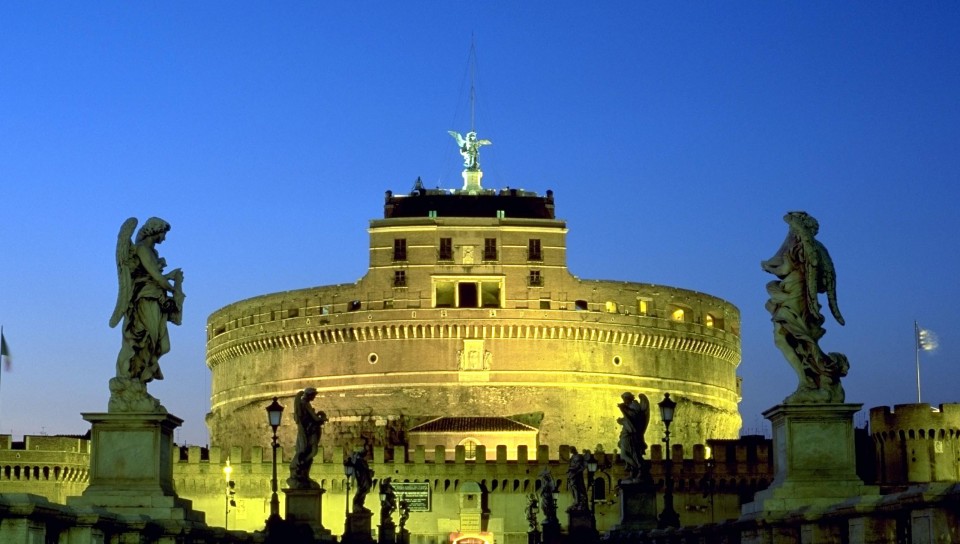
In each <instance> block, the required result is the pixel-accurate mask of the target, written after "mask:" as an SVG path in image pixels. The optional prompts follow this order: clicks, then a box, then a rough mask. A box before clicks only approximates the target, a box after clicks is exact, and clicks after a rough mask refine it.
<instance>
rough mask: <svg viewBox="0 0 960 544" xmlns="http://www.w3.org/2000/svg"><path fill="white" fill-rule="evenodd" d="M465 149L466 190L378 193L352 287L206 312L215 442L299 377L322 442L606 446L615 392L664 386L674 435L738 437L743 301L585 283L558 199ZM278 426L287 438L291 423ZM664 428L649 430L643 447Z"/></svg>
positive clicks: (257, 423)
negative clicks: (486, 174) (570, 259)
mask: <svg viewBox="0 0 960 544" xmlns="http://www.w3.org/2000/svg"><path fill="white" fill-rule="evenodd" d="M484 141H485V140H484ZM484 141H481V142H484ZM465 145H466V144H465ZM474 151H475V150H474ZM464 156H465V157H467V162H465V168H464V170H463V178H464V184H463V187H462V188H461V189H457V190H444V189H427V188H425V187H424V186H423V184H422V183H421V182H420V180H419V179H418V180H417V182H416V184H415V185H414V187H413V189H412V191H411V192H410V193H408V194H403V195H396V194H393V193H392V192H389V191H388V192H387V193H386V198H385V202H384V212H383V218H382V219H375V220H372V221H370V227H369V235H370V263H369V269H368V271H367V273H366V275H364V276H363V277H362V278H361V279H360V280H358V281H357V282H356V283H353V284H341V285H328V286H321V287H313V288H307V289H300V290H295V291H287V292H282V293H274V294H268V295H262V296H258V297H254V298H250V299H246V300H242V301H239V302H236V303H233V304H230V305H229V306H226V307H224V308H222V309H220V310H218V311H216V312H214V313H213V314H212V315H211V316H210V318H209V319H208V322H207V366H208V367H209V368H210V372H211V373H212V395H211V411H210V413H209V415H208V417H207V424H208V426H209V430H210V437H211V442H212V444H213V445H214V446H218V447H221V448H224V449H229V448H231V447H234V446H240V447H243V448H247V447H251V446H255V445H259V444H261V443H262V441H263V437H264V436H266V435H267V432H268V429H267V427H266V422H265V421H264V416H263V407H264V406H266V405H267V404H269V402H270V401H271V399H272V398H273V397H275V396H276V397H279V398H280V399H281V402H282V403H284V402H285V403H287V404H289V403H290V401H291V399H292V397H293V395H295V394H296V392H297V391H298V390H301V389H304V388H306V387H314V388H316V389H317V390H318V391H319V394H318V397H317V399H316V400H315V401H314V406H315V407H317V408H318V409H320V410H324V411H325V412H326V413H327V415H328V416H329V418H330V421H329V423H328V424H327V425H326V427H325V429H324V436H323V442H322V444H323V445H325V446H327V447H328V448H329V447H337V446H346V447H356V446H361V445H364V446H365V447H367V448H370V447H373V446H385V447H405V446H410V445H416V444H423V445H427V446H428V447H432V446H433V445H434V444H440V443H443V444H447V452H448V455H449V456H452V455H453V451H454V448H455V447H456V446H457V445H464V446H465V447H466V449H467V455H468V458H472V456H473V452H474V451H475V450H476V448H477V446H480V445H485V446H487V448H486V451H487V455H488V456H492V452H493V451H494V450H495V446H497V445H508V446H510V447H511V451H513V449H514V448H515V447H516V446H519V445H526V446H528V447H529V448H531V449H533V448H535V447H536V446H537V445H541V444H543V445H549V446H551V447H553V448H556V447H558V446H560V445H566V444H569V445H576V446H578V447H587V448H594V447H595V446H596V445H600V446H602V447H603V448H605V449H606V451H613V450H614V449H615V448H616V447H617V436H618V434H619V425H618V424H617V422H616V420H617V417H618V416H619V410H618V409H617V403H618V402H620V400H619V399H620V395H621V394H622V393H623V392H625V391H630V392H634V393H637V392H639V393H644V394H646V395H647V396H648V397H649V398H650V399H651V400H652V402H656V401H657V400H658V399H660V398H662V396H663V392H665V391H669V392H670V394H671V397H672V398H674V399H675V400H676V401H677V402H678V403H679V406H678V408H677V409H678V411H681V412H682V413H683V414H684V418H683V421H679V420H678V422H677V424H676V425H675V427H673V428H671V431H675V433H674V436H675V437H676V439H677V441H678V442H683V443H687V444H695V443H705V441H707V440H709V439H721V438H735V437H737V436H738V433H739V430H740V425H741V418H740V413H739V411H738V406H737V404H738V402H739V400H740V383H739V379H738V377H737V375H736V370H737V366H738V365H739V364H740V314H739V311H738V309H737V308H736V307H735V306H734V305H732V304H730V303H729V302H726V301H724V300H721V299H719V298H717V297H713V296H710V295H707V294H703V293H698V292H695V291H690V290H685V289H680V288H676V287H667V286H662V285H652V284H645V283H636V282H628V281H599V280H584V279H580V278H578V277H577V276H575V275H573V274H572V273H571V272H570V271H569V270H568V268H567V262H566V234H567V224H566V222H565V221H563V220H562V219H558V218H557V216H556V214H555V200H554V198H555V197H554V194H553V192H552V191H547V192H546V195H545V196H541V195H538V194H536V193H534V192H530V191H525V190H522V189H513V188H508V189H502V190H492V189H486V188H484V187H483V186H482V184H481V178H482V175H483V172H482V171H481V170H480V168H479V163H478V161H476V157H475V156H470V157H468V154H465V155H464ZM470 161H473V162H470ZM280 432H281V442H282V443H285V444H289V443H292V442H293V439H294V434H293V433H294V432H295V429H294V428H293V427H286V428H283V429H281V431H280ZM661 432H662V426H660V428H657V424H651V425H650V428H649V429H648V432H647V434H648V438H647V441H648V442H650V443H655V442H657V440H658V439H657V437H659V436H660V434H661ZM511 455H513V454H511ZM491 458H492V457H491Z"/></svg>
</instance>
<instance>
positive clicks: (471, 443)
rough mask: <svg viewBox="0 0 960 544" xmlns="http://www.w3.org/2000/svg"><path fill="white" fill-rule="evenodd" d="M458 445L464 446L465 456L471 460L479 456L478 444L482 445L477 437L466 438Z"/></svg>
mask: <svg viewBox="0 0 960 544" xmlns="http://www.w3.org/2000/svg"><path fill="white" fill-rule="evenodd" d="M457 445H458V446H463V454H464V458H466V459H469V460H473V459H476V458H477V446H479V445H480V441H479V440H477V439H476V438H464V439H463V440H461V441H460V443H459V444H457Z"/></svg>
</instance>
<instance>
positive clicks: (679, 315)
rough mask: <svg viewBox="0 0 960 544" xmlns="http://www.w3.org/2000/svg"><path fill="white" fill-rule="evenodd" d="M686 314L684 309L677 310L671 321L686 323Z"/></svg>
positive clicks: (671, 314) (671, 315)
mask: <svg viewBox="0 0 960 544" xmlns="http://www.w3.org/2000/svg"><path fill="white" fill-rule="evenodd" d="M684 314H685V312H684V311H683V308H676V309H674V310H673V312H671V313H670V319H672V320H674V321H684V317H685V315H684Z"/></svg>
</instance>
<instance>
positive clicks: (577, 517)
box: [567, 508, 597, 543]
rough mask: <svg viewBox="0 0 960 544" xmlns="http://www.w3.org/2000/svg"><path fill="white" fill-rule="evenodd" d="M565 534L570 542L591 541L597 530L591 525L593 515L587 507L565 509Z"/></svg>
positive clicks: (594, 537) (595, 536)
mask: <svg viewBox="0 0 960 544" xmlns="http://www.w3.org/2000/svg"><path fill="white" fill-rule="evenodd" d="M567 534H568V535H569V539H570V541H571V542H584V543H586V542H593V541H595V540H596V539H597V531H596V529H595V528H594V527H593V516H592V515H591V514H590V510H589V509H588V508H572V509H569V510H567Z"/></svg>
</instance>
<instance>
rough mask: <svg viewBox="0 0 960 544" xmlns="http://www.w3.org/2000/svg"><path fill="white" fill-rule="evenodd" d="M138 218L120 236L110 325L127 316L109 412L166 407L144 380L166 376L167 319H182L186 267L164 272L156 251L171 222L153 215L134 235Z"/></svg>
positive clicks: (129, 222) (125, 224)
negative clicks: (162, 364)
mask: <svg viewBox="0 0 960 544" xmlns="http://www.w3.org/2000/svg"><path fill="white" fill-rule="evenodd" d="M136 227H137V219H136V218H135V217H131V218H130V219H127V220H126V221H124V223H123V225H122V226H121V227H120V234H119V236H118V238H117V276H118V279H119V284H120V289H119V292H118V294H117V304H116V307H115V309H114V311H113V315H112V316H111V317H110V327H111V328H112V327H116V326H117V324H119V323H120V321H121V320H122V321H123V327H122V328H123V341H122V344H121V347H120V353H119V354H118V355H117V376H116V378H113V379H111V380H110V403H109V411H111V412H132V411H144V412H166V410H165V409H164V408H163V406H161V405H160V402H159V401H158V400H157V399H155V398H153V397H152V396H150V395H149V394H147V388H146V384H147V383H149V382H151V381H153V380H162V379H163V373H162V372H161V371H160V363H159V362H160V357H161V356H162V355H163V354H165V353H167V352H168V351H170V337H169V336H168V334H167V322H168V321H170V322H172V323H173V324H175V325H179V324H180V322H181V317H182V311H183V300H184V294H183V289H182V284H183V272H182V271H181V270H180V269H179V268H177V269H175V270H172V271H170V272H169V273H164V271H163V269H164V268H165V267H166V265H167V262H166V260H164V259H163V258H161V257H160V255H159V254H158V253H157V250H156V247H155V246H156V245H157V244H160V243H162V242H163V241H164V239H165V238H166V236H167V232H168V231H169V230H170V224H169V223H167V222H166V221H164V220H163V219H160V218H158V217H151V218H150V219H147V221H146V222H145V223H144V224H143V226H142V227H140V230H139V231H138V232H137V236H136V240H135V241H134V240H132V239H131V235H132V234H133V231H134V229H136Z"/></svg>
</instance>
